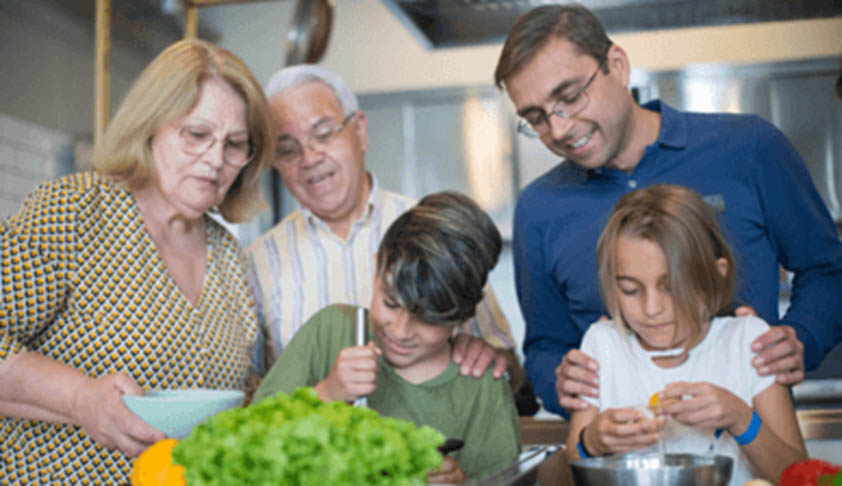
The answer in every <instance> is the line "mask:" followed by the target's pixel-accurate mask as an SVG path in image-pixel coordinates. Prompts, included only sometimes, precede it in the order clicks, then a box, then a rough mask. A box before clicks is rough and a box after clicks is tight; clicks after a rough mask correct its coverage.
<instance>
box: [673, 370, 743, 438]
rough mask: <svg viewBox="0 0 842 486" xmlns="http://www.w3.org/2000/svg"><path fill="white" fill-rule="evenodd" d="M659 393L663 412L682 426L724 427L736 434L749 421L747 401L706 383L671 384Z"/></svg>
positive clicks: (740, 431) (684, 382) (741, 431)
mask: <svg viewBox="0 0 842 486" xmlns="http://www.w3.org/2000/svg"><path fill="white" fill-rule="evenodd" d="M660 395H661V398H662V399H663V402H662V403H664V405H663V407H662V410H663V412H664V413H665V414H667V415H669V416H670V417H672V418H673V419H675V420H677V421H678V422H680V423H682V424H684V425H689V426H692V427H705V428H713V429H725V430H727V431H728V433H730V434H731V435H733V436H737V435H740V434H742V433H743V432H745V430H746V429H747V428H748V425H749V423H750V422H751V414H752V409H751V406H750V405H749V404H747V403H746V402H744V401H743V400H742V399H740V398H739V397H738V396H736V395H734V394H733V393H731V392H730V391H728V390H726V389H724V388H722V387H719V386H716V385H713V384H711V383H708V382H686V381H678V382H675V383H670V384H669V385H667V387H666V388H664V391H663V392H661V394H660Z"/></svg>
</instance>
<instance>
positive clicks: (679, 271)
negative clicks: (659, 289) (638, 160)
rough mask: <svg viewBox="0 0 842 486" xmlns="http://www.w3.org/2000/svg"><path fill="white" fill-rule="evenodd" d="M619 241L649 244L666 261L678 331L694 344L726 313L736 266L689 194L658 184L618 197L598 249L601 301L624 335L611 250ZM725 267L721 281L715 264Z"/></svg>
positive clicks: (710, 218) (705, 209)
mask: <svg viewBox="0 0 842 486" xmlns="http://www.w3.org/2000/svg"><path fill="white" fill-rule="evenodd" d="M621 237H631V238H640V239H644V240H647V241H650V242H652V243H654V244H656V245H658V247H659V248H660V249H661V251H662V252H663V254H664V259H665V260H666V266H667V273H668V276H667V278H668V281H669V287H670V293H671V295H672V298H673V307H674V309H675V313H676V315H675V317H676V320H677V322H678V325H679V326H687V327H688V328H689V331H690V332H689V339H688V343H694V342H696V340H697V338H698V337H699V335H700V334H701V332H702V329H703V327H704V326H703V324H705V323H706V322H709V321H710V320H711V319H712V318H713V317H714V316H718V315H724V314H728V313H730V312H731V311H732V310H733V309H732V308H733V302H734V292H735V288H736V277H735V273H736V272H735V261H734V257H733V254H732V252H731V250H730V248H729V247H728V243H727V242H726V241H725V238H724V237H723V236H722V232H721V230H720V229H719V225H718V224H717V222H716V219H715V218H714V215H713V210H712V209H711V208H710V207H709V206H708V205H707V204H706V203H705V202H704V200H702V198H701V197H700V196H699V195H698V194H696V193H695V192H693V191H692V190H690V189H687V188H685V187H681V186H675V185H669V184H659V185H655V186H651V187H648V188H645V189H640V190H637V191H634V192H631V193H629V194H626V195H625V196H623V197H622V198H621V199H620V200H619V201H618V202H617V205H616V207H615V208H614V212H613V213H612V215H611V218H610V219H609V220H608V224H606V226H605V229H603V231H602V235H601V236H600V238H599V243H598V244H597V263H598V265H599V279H600V285H601V291H602V296H603V299H604V301H605V306H606V308H607V309H608V312H609V313H610V314H611V316H612V317H613V318H614V321H615V322H616V323H617V324H618V325H619V326H621V327H622V328H623V329H626V330H629V326H628V323H627V322H626V321H625V320H624V318H623V315H622V312H621V311H620V305H619V299H618V296H617V283H616V277H617V268H616V261H615V259H616V254H617V252H616V248H617V244H618V241H619V239H620V238H621ZM719 258H724V259H725V260H726V262H727V264H728V268H727V272H726V274H725V275H724V276H723V275H722V274H721V273H720V271H719V267H718V266H717V264H716V261H717V259H719Z"/></svg>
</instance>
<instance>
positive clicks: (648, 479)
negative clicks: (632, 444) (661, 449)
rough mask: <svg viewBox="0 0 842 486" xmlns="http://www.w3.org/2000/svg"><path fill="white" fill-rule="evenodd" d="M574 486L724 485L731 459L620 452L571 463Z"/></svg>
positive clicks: (729, 474) (729, 471)
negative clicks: (620, 453)
mask: <svg viewBox="0 0 842 486" xmlns="http://www.w3.org/2000/svg"><path fill="white" fill-rule="evenodd" d="M571 467H572V469H573V478H574V479H575V481H576V484H577V486H615V485H617V486H621V485H622V486H644V485H647V486H700V485H704V486H727V484H728V481H729V480H730V479H731V471H732V469H733V467H734V461H733V459H731V458H730V457H728V456H721V455H712V454H711V455H700V454H664V455H663V456H661V455H660V454H657V453H653V454H623V455H616V456H605V457H590V458H587V459H579V460H577V461H574V462H573V463H571Z"/></svg>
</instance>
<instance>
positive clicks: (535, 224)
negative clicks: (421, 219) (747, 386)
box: [495, 5, 842, 414]
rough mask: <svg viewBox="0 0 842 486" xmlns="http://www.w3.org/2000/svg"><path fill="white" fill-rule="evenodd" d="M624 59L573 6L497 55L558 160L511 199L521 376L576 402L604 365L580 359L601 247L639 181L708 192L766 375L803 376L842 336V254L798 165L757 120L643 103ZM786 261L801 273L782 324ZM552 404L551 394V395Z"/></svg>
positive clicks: (523, 26)
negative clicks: (732, 256)
mask: <svg viewBox="0 0 842 486" xmlns="http://www.w3.org/2000/svg"><path fill="white" fill-rule="evenodd" d="M630 69H631V68H630V66H629V61H628V58H627V56H626V53H625V51H623V49H622V48H621V47H620V46H617V45H615V44H612V42H611V41H610V40H609V39H608V37H607V36H606V34H605V31H604V30H603V28H602V25H601V24H600V23H599V21H598V20H597V19H596V17H595V16H594V15H593V14H592V13H591V12H589V11H588V10H587V9H585V8H584V7H580V6H557V5H556V6H545V7H538V8H536V9H533V10H531V11H529V12H527V13H525V14H524V15H522V16H521V17H520V18H519V19H518V21H517V22H516V23H515V25H514V27H513V28H512V31H511V32H510V33H509V36H508V38H507V40H506V43H505V44H504V46H503V51H502V53H501V55H500V60H499V62H498V65H497V69H496V71H495V82H496V83H497V85H498V86H499V87H501V88H504V89H505V90H506V92H507V93H508V95H509V97H510V98H511V100H512V102H513V103H514V105H515V107H516V109H517V112H518V115H519V116H520V117H521V119H520V121H519V124H518V131H520V132H521V133H523V134H526V135H528V136H532V137H538V138H540V139H541V141H542V142H543V143H544V144H545V145H546V146H547V147H548V148H549V149H550V150H551V151H552V152H553V153H555V154H556V155H559V156H561V157H563V158H564V159H565V160H564V161H563V162H561V163H560V164H558V165H557V166H556V167H554V168H553V169H551V170H550V171H548V172H547V173H546V174H544V175H542V176H541V177H539V178H538V179H537V180H535V181H534V182H532V183H531V184H530V185H529V186H528V187H527V188H526V189H524V190H523V192H522V193H521V194H520V196H519V199H518V204H517V210H516V213H515V232H514V255H515V279H516V286H517V292H518V298H519V300H520V306H521V311H522V313H523V316H524V319H525V320H526V338H525V340H524V354H525V356H526V370H527V376H528V377H529V379H530V381H531V382H532V385H533V387H534V388H535V390H536V392H537V393H538V395H539V396H540V397H541V399H542V401H543V404H544V407H545V408H546V409H548V410H550V411H552V412H555V413H561V414H563V413H564V411H563V409H562V407H565V408H573V409H580V408H584V407H585V406H586V404H585V402H584V401H583V400H581V399H579V398H578V395H579V394H584V395H590V396H596V393H597V388H596V386H597V379H598V378H597V370H598V364H597V363H596V362H595V361H594V360H592V359H590V357H588V356H586V355H584V354H583V353H581V352H580V351H578V350H576V349H575V348H577V347H578V346H579V344H580V342H581V339H582V335H583V334H584V332H585V330H586V329H587V327H588V326H589V325H590V324H591V323H592V322H594V321H596V320H597V319H599V318H600V316H602V315H605V313H606V311H605V309H604V307H603V305H602V301H601V299H600V295H599V290H598V279H597V267H596V242H597V239H598V237H599V234H600V232H601V231H602V228H603V226H604V224H605V221H606V220H607V218H608V216H609V214H610V212H611V209H612V208H613V206H614V204H615V203H616V201H617V200H618V199H619V198H620V197H621V196H622V195H623V194H625V193H627V192H629V191H632V190H634V189H635V188H639V187H645V186H648V185H652V184H656V183H662V182H665V183H672V184H681V185H684V186H687V187H690V188H692V189H694V190H695V191H697V192H699V193H700V194H702V195H703V196H704V197H705V199H706V200H707V201H708V202H709V203H710V204H711V205H712V206H713V207H714V208H715V209H716V210H717V212H718V213H719V221H720V223H721V224H722V225H723V228H724V230H725V231H726V233H727V235H728V237H729V240H730V243H731V244H732V246H733V247H734V249H735V251H736V254H737V260H738V262H739V273H738V278H739V281H740V283H741V285H740V290H739V297H740V299H741V303H743V304H746V305H748V306H750V307H752V308H753V309H754V310H755V311H756V312H757V314H759V315H760V316H761V317H762V318H763V319H765V320H766V321H768V322H769V323H770V324H777V325H775V326H773V327H772V330H770V331H769V332H768V333H766V334H764V335H762V336H761V337H759V338H758V339H757V341H755V342H754V343H753V349H754V350H756V351H758V352H759V354H758V355H757V356H756V357H755V358H754V362H753V364H754V365H755V367H756V368H757V370H758V372H759V373H760V374H761V375H767V374H775V375H776V376H777V380H778V381H779V382H781V383H785V384H793V383H797V382H799V381H801V380H803V378H804V369H805V365H806V368H807V369H812V368H815V367H816V366H818V365H819V363H820V362H821V361H822V359H823V358H824V356H825V355H826V354H827V352H828V351H829V350H830V349H831V348H832V347H833V346H834V344H835V343H836V342H838V341H839V340H840V335H842V297H841V296H842V245H840V243H839V240H838V237H837V233H836V228H835V226H834V224H833V221H832V220H831V217H830V215H829V213H828V211H827V208H826V207H825V205H824V203H823V202H822V200H821V198H820V196H819V194H818V193H817V191H816V189H815V187H814V186H813V183H812V181H811V180H810V175H809V173H808V171H807V169H806V167H805V166H804V163H803V161H802V160H801V159H800V157H799V155H798V154H797V153H796V151H795V149H794V148H793V147H792V146H791V145H790V144H789V142H788V141H787V140H786V138H785V137H784V136H783V135H782V134H781V133H780V132H779V131H778V130H777V129H776V128H775V127H773V126H772V125H770V124H769V123H767V122H765V121H763V120H762V119H760V118H759V117H757V116H747V115H732V114H707V115H703V114H696V113H683V112H679V111H676V110H674V109H672V108H670V107H669V106H667V105H665V104H664V103H662V102H660V101H653V102H651V103H648V104H646V105H644V106H642V107H641V106H639V105H637V104H636V103H635V102H634V100H633V99H632V97H631V95H630V93H629V91H628V83H629V73H630ZM780 266H783V267H784V268H785V269H787V270H789V271H792V272H793V273H794V274H795V278H794V280H793V292H792V302H791V306H790V308H789V310H788V311H787V313H786V315H785V316H784V317H783V318H779V316H778V291H779V285H780V280H781V277H780ZM559 398H560V399H561V400H559Z"/></svg>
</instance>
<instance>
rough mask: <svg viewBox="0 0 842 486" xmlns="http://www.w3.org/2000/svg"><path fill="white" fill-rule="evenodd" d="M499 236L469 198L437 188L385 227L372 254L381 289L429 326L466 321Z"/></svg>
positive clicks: (479, 295)
mask: <svg viewBox="0 0 842 486" xmlns="http://www.w3.org/2000/svg"><path fill="white" fill-rule="evenodd" d="M502 246H503V240H502V238H501V237H500V232H499V231H497V227H496V226H495V225H494V222H493V221H491V218H490V217H489V216H488V214H486V213H485V211H483V210H482V209H480V207H479V206H477V204H476V203H475V202H474V201H473V200H471V199H470V198H469V197H467V196H464V195H462V194H459V193H456V192H449V191H446V192H439V193H436V194H431V195H429V196H427V197H425V198H424V199H422V200H421V201H420V202H419V203H418V205H416V206H415V207H413V208H412V209H410V210H409V211H407V212H405V213H404V214H402V215H401V216H400V217H399V218H398V219H396V220H395V222H394V223H392V225H391V226H390V227H389V229H388V230H387V231H386V234H385V236H383V240H382V241H381V242H380V249H379V250H378V253H377V273H378V275H379V278H380V282H381V285H382V286H383V291H384V292H385V293H386V294H387V295H388V296H389V297H390V298H391V299H394V300H395V302H397V303H398V305H399V306H400V307H402V308H403V309H406V310H407V311H408V312H409V313H410V314H412V315H413V316H415V317H417V318H419V319H420V320H422V321H424V322H426V323H429V324H453V323H458V322H462V321H465V320H467V319H470V318H471V317H473V316H474V314H475V313H476V307H477V304H479V303H480V301H481V300H482V298H483V287H485V283H486V281H487V279H488V272H489V271H491V269H492V268H494V265H496V264H497V258H498V257H499V255H500V249H501V248H502Z"/></svg>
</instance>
